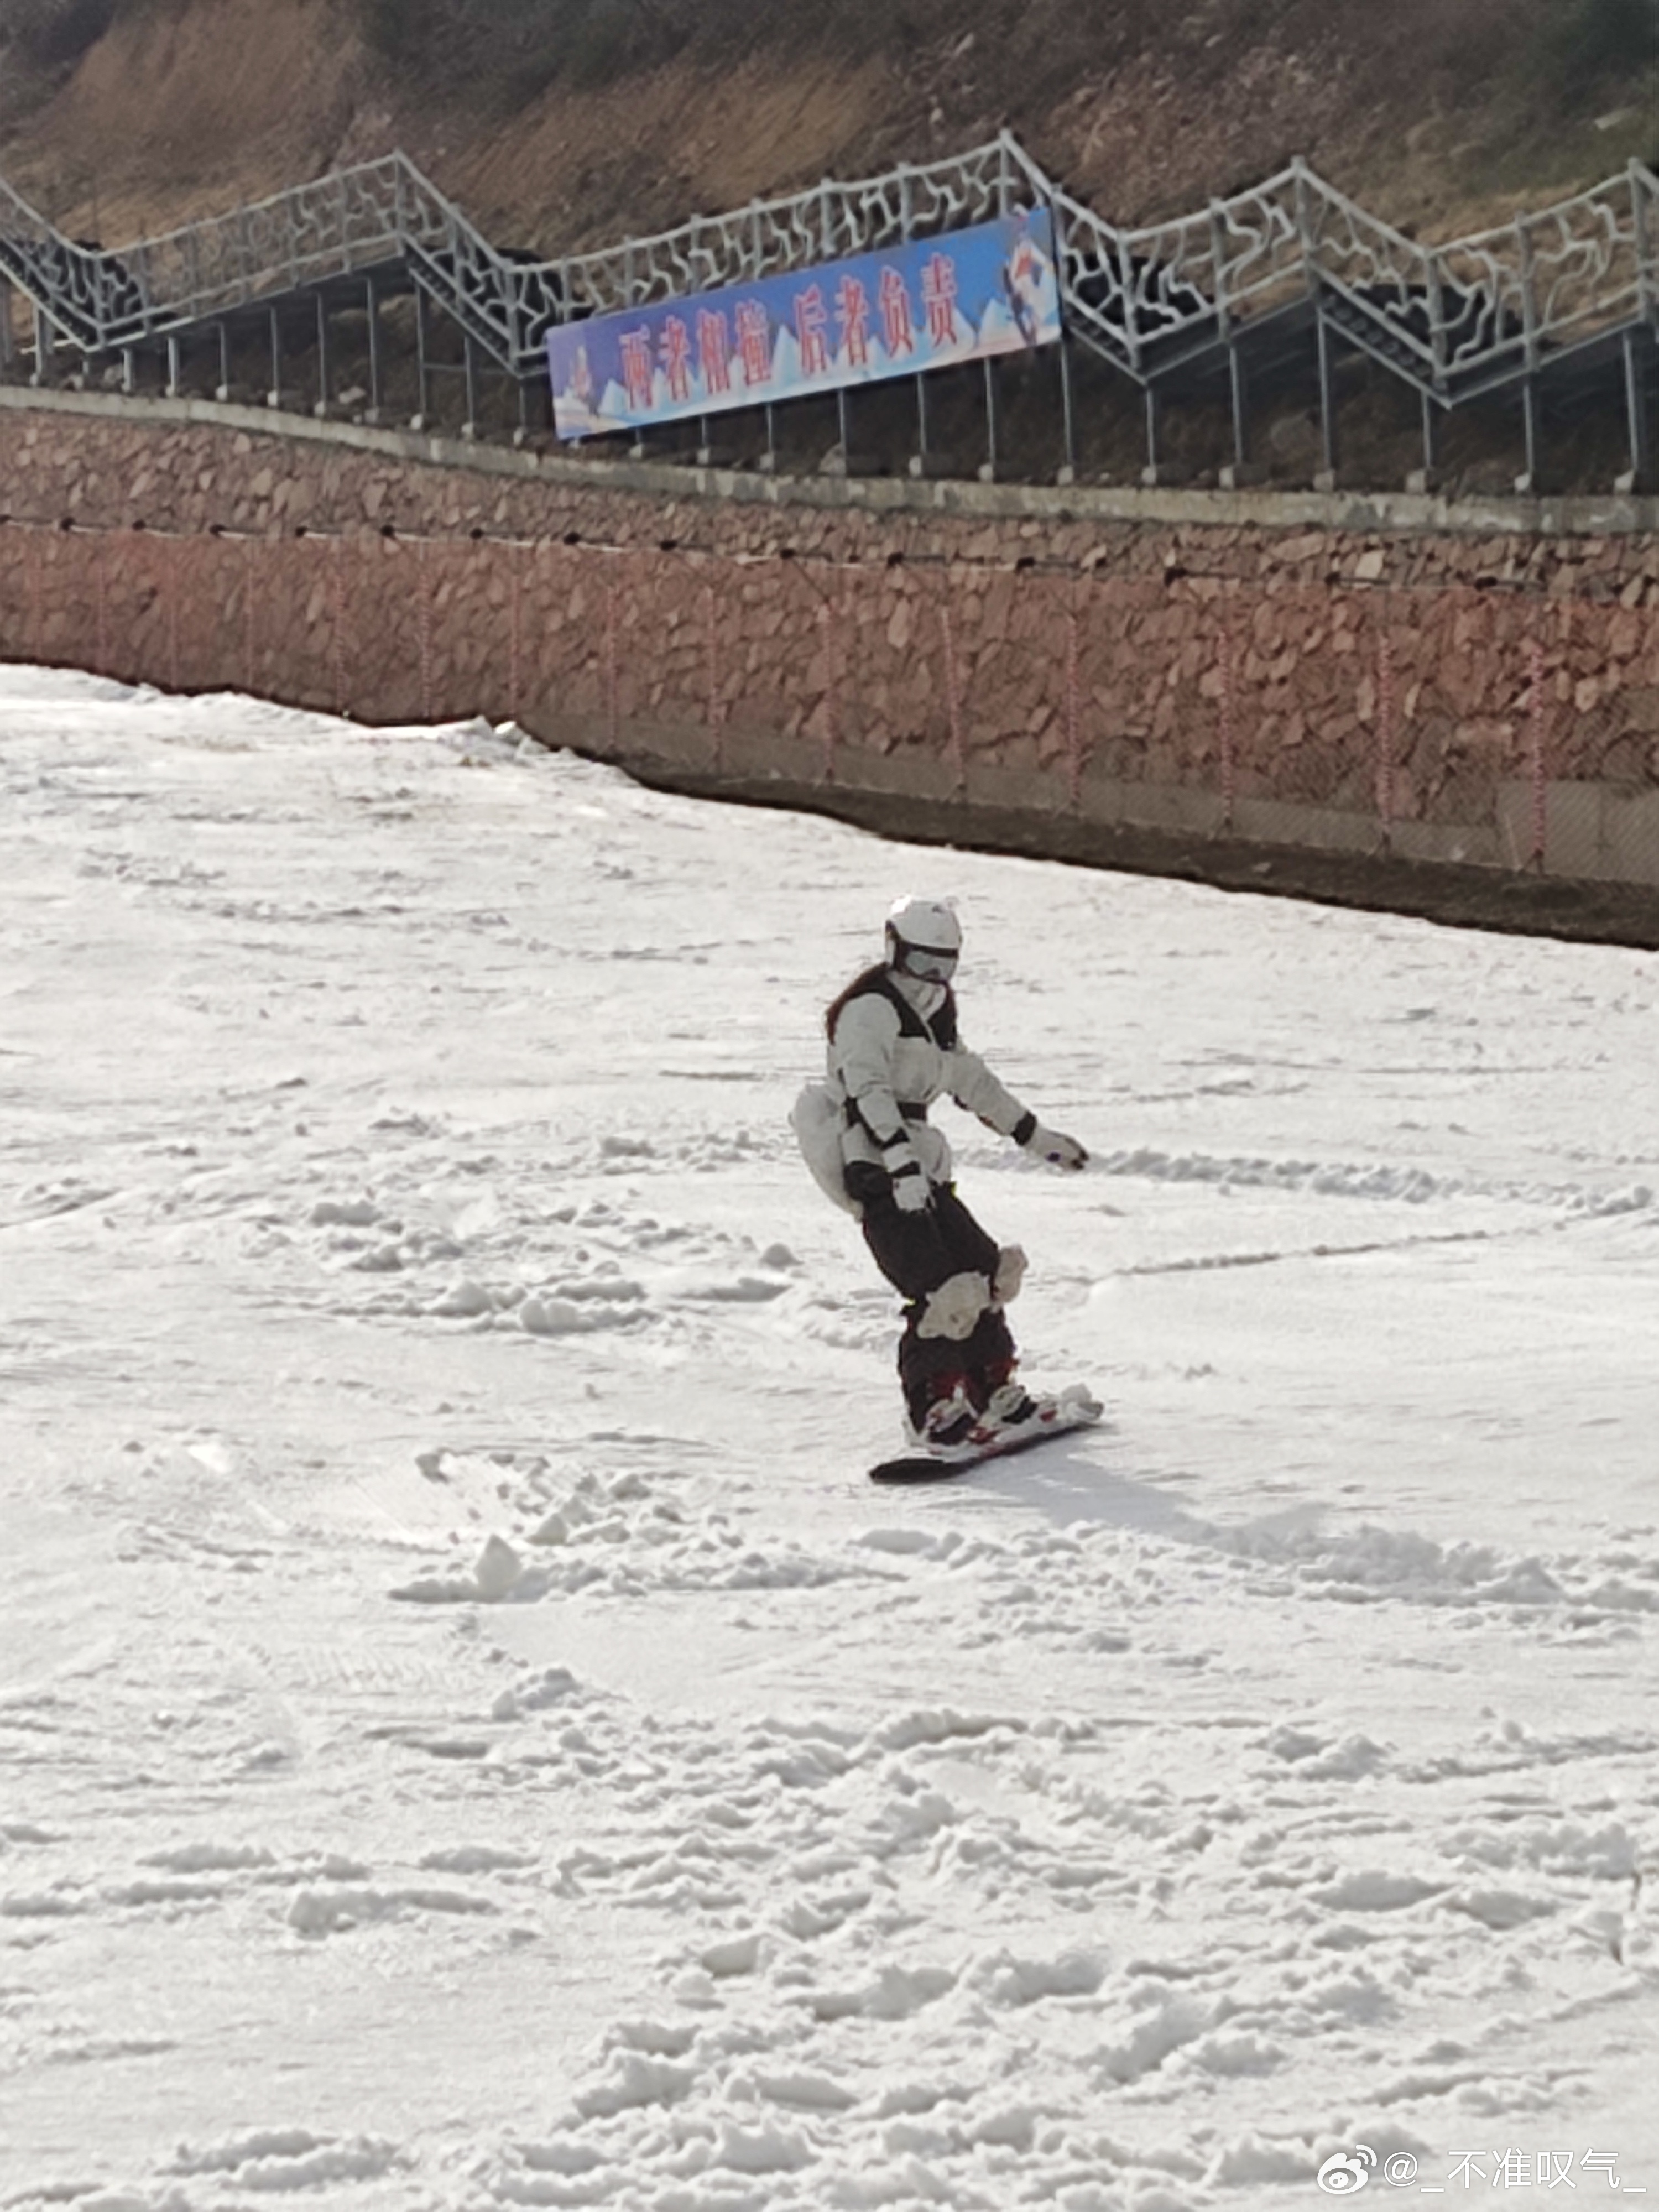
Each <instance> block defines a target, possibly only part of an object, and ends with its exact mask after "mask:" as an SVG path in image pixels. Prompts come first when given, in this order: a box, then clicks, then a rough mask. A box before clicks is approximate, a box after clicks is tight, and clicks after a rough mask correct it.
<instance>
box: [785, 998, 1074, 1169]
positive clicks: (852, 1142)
mask: <svg viewBox="0 0 1659 2212" xmlns="http://www.w3.org/2000/svg"><path fill="white" fill-rule="evenodd" d="M906 1009H908V1018H907V1013H906V1011H905V1010H906ZM827 1061H828V1069H827V1085H826V1087H827V1089H828V1091H829V1095H830V1097H832V1098H833V1099H834V1100H835V1101H836V1103H837V1104H839V1105H840V1106H841V1107H842V1114H843V1122H842V1137H841V1150H842V1165H843V1167H850V1166H851V1165H853V1164H854V1163H855V1162H859V1161H867V1162H869V1163H871V1164H872V1165H874V1166H877V1167H879V1168H882V1169H884V1170H885V1171H886V1173H887V1174H888V1175H896V1174H898V1173H900V1172H902V1170H904V1169H905V1168H907V1167H908V1166H909V1164H911V1163H912V1162H913V1161H914V1162H915V1164H916V1165H917V1166H918V1167H920V1168H921V1170H922V1172H923V1174H924V1175H926V1176H927V1178H928V1180H929V1181H930V1182H936V1183H944V1182H950V1180H951V1172H952V1167H951V1147H950V1146H949V1144H948V1143H947V1142H946V1141H945V1136H944V1133H943V1132H942V1131H940V1130H939V1129H936V1128H934V1127H933V1126H932V1124H931V1123H930V1122H929V1121H928V1120H927V1109H928V1108H929V1107H930V1106H931V1105H932V1104H933V1102H934V1100H935V1099H937V1098H942V1097H951V1098H954V1099H955V1101H956V1103H957V1105H958V1106H962V1107H965V1108H966V1109H967V1110H968V1111H969V1113H970V1114H976V1115H978V1116H979V1118H980V1120H981V1121H983V1122H984V1123H985V1124H986V1125H987V1127H990V1128H993V1129H994V1130H996V1131H997V1132H998V1133H999V1134H1000V1135H1001V1136H1005V1137H1012V1138H1013V1139H1015V1141H1016V1142H1017V1143H1024V1140H1025V1139H1026V1138H1027V1137H1028V1136H1029V1135H1030V1131H1031V1129H1032V1127H1034V1126H1035V1124H1036V1116H1035V1115H1033V1114H1031V1113H1030V1112H1029V1111H1028V1110H1027V1109H1026V1108H1025V1107H1024V1106H1023V1105H1022V1104H1021V1103H1020V1102H1019V1100H1018V1098H1016V1097H1014V1095H1013V1093H1012V1091H1009V1090H1008V1089H1007V1088H1006V1086H1005V1085H1003V1084H1002V1083H1000V1082H999V1080H998V1079H997V1078H996V1077H995V1076H994V1074H993V1073H991V1071H990V1069H989V1068H988V1067H987V1066H986V1064H985V1062H984V1061H983V1060H981V1058H980V1056H979V1054H977V1053H975V1052H969V1049H968V1048H967V1047H966V1046H965V1045H964V1044H963V1043H962V1042H961V1041H960V1039H959V1038H958V1037H957V1026H956V1000H955V999H954V997H953V996H952V994H951V992H950V991H949V990H947V989H946V988H945V986H944V985H943V984H940V983H923V982H919V981H915V979H914V978H913V977H911V976H908V975H895V974H893V973H892V971H891V970H888V971H886V972H885V973H884V974H882V975H880V977H879V979H877V977H875V976H872V980H871V982H870V984H869V987H868V988H866V989H861V990H859V991H858V992H857V993H856V994H855V995H854V997H852V998H850V999H848V1001H847V1003H846V1005H845V1006H842V1010H841V1012H840V1014H839V1015H838V1016H837V1018H836V1027H835V1033H834V1035H833V1036H831V1037H830V1039H829V1049H828V1054H827Z"/></svg>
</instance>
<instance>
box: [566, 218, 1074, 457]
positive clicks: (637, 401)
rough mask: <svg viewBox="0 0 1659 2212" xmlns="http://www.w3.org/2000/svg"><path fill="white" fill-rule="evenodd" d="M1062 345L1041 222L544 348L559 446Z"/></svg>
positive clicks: (740, 293)
mask: <svg viewBox="0 0 1659 2212" xmlns="http://www.w3.org/2000/svg"><path fill="white" fill-rule="evenodd" d="M1059 336H1060V287H1059V284H1058V283H1057V281H1056V278H1055V272H1054V219H1053V217H1052V216H1051V215H1050V213H1049V211H1048V209H1047V208H1036V209H1033V210H1029V211H1022V212H1018V213H1016V214H1012V215H1006V216H1000V217H999V218H998V219H997V221H995V222H983V223H977V224H975V226H974V227H973V228H971V229H969V230H956V231H951V232H948V233H947V234H945V236H944V237H942V238H924V239H915V240H910V241H909V242H908V244H903V245H896V246H890V247H887V248H885V249H884V251H882V252H878V253H860V254H857V255H855V256H854V257H853V258H851V259H850V260H847V261H828V262H824V263H823V264H821V265H820V266H818V267H817V268H812V269H797V270H792V271H790V272H789V274H787V276H762V277H757V279H756V280H755V282H754V283H750V284H729V285H726V286H725V287H724V288H723V289H721V290H720V291H718V292H698V293H693V294H691V295H689V296H688V297H686V298H684V299H680V300H664V301H656V302H654V303H653V305H652V306H650V307H631V308H627V309H624V310H623V312H622V313H619V314H611V315H595V316H593V317H592V319H590V320H589V321H587V322H585V323H566V324H563V325H560V326H559V327H557V328H556V329H554V330H550V331H549V332H548V334H547V354H548V369H549V373H550V376H551V378H552V380H553V424H554V428H556V431H557V432H558V434H559V435H560V437H562V438H592V437H596V436H599V435H602V434H603V433H604V432H605V431H608V430H636V429H640V428H643V427H644V426H645V425H646V424H647V423H651V422H675V421H677V420H678V419H679V418H680V417H681V416H687V415H714V414H718V413H720V412H721V411H722V410H725V409H726V408H730V407H754V406H757V405H759V404H762V403H763V401H766V400H778V399H798V398H801V397H802V396H803V395H804V394H805V393H807V392H834V391H836V390H837V389H838V388H840V387H841V386H844V385H851V384H866V383H872V382H874V381H875V380H877V379H878V378H880V377H887V376H913V375H915V374H916V372H917V371H918V370H921V369H929V368H953V367H955V366H956V365H957V363H959V362H965V361H982V360H985V359H987V357H989V356H992V355H995V354H1004V353H1022V352H1024V351H1025V350H1026V349H1028V348H1030V347H1032V346H1039V345H1048V344H1051V343H1053V342H1054V340H1055V339H1057V338H1058V337H1059Z"/></svg>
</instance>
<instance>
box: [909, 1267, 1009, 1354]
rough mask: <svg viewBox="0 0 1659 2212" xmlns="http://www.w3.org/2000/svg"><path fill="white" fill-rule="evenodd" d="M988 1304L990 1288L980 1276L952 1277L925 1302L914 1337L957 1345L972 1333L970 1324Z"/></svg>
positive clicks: (964, 1275) (972, 1323) (972, 1328)
mask: <svg viewBox="0 0 1659 2212" xmlns="http://www.w3.org/2000/svg"><path fill="white" fill-rule="evenodd" d="M990 1302H991V1286H990V1285H989V1284H988V1283H987V1281H986V1279H985V1278H984V1276H983V1275H969V1274H962V1275H952V1276H951V1277H950V1278H949V1279H948V1280H947V1281H945V1282H943V1283H941V1284H940V1285H939V1288H938V1289H937V1290H936V1291H934V1292H933V1296H932V1297H930V1298H929V1299H928V1301H927V1304H926V1305H925V1306H924V1307H923V1308H922V1310H921V1320H920V1321H919V1322H917V1323H916V1334H917V1335H918V1336H947V1337H949V1338H950V1340H951V1342H952V1343H953V1344H960V1343H961V1342H962V1340H963V1338H964V1337H969V1336H971V1335H972V1334H973V1333H974V1324H975V1322H977V1321H978V1319H979V1317H980V1316H981V1314H982V1313H983V1312H984V1310H985V1309H986V1307H987V1305H988V1304H990Z"/></svg>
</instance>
